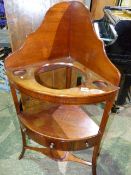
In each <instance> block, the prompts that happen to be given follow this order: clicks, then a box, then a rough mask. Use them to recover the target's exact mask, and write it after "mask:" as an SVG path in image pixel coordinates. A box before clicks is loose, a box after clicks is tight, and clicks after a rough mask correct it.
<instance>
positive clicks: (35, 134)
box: [5, 1, 120, 175]
mask: <svg viewBox="0 0 131 175" xmlns="http://www.w3.org/2000/svg"><path fill="white" fill-rule="evenodd" d="M5 68H6V73H7V75H8V78H9V81H10V87H11V92H12V96H13V100H14V104H15V107H16V111H17V115H18V119H19V122H20V128H21V134H22V141H23V149H22V152H21V155H20V157H19V158H20V159H21V158H22V157H23V155H24V152H25V150H26V149H30V150H35V151H38V152H41V153H42V154H45V155H47V156H48V157H50V158H52V159H54V160H59V161H75V162H79V163H83V164H86V165H92V174H93V175H96V161H97V156H98V154H99V147H100V142H101V139H102V136H103V134H104V131H105V127H106V123H107V121H108V117H109V115H108V114H109V112H110V109H111V107H112V104H113V101H114V99H115V95H116V93H117V91H118V89H119V88H118V84H119V81H120V73H119V71H118V70H117V69H116V68H115V67H114V65H113V64H112V63H111V62H110V61H109V59H108V58H107V56H106V54H105V51H104V46H103V43H102V41H100V40H99V39H98V38H97V36H96V34H95V32H94V28H93V25H92V22H91V18H90V13H89V10H88V9H87V8H86V7H85V6H84V4H82V3H80V2H77V1H69V2H61V3H58V4H56V5H54V6H53V7H51V8H50V9H49V10H48V12H47V13H46V15H45V18H44V21H43V22H42V24H41V26H40V27H39V28H38V29H37V30H36V31H35V32H34V33H31V34H30V35H29V36H28V37H27V39H26V41H25V43H24V45H23V46H22V47H21V48H20V49H19V50H17V51H16V52H14V53H13V54H11V55H10V56H8V57H7V58H6V60H5ZM60 76H62V77H63V78H60ZM56 77H57V78H56ZM78 77H81V82H80V84H79V85H78V82H77V80H78ZM59 78H60V79H59ZM59 80H60V81H59ZM61 83H62V85H61ZM16 91H19V95H18V93H17V92H16ZM23 96H26V100H25V98H23ZM30 99H36V100H37V101H38V102H39V103H38V104H37V105H36V104H35V103H34V102H32V101H31V100H30ZM100 102H105V107H104V111H103V115H102V119H101V122H100V125H99V126H98V125H97V124H96V123H95V122H94V121H93V120H92V119H91V118H90V116H89V114H88V113H87V111H86V110H85V109H84V108H83V105H87V104H96V103H100ZM26 136H28V137H29V138H31V139H32V140H34V141H36V142H37V143H39V144H40V145H42V146H44V148H37V147H33V146H29V145H27V143H26ZM90 147H94V150H93V156H92V161H91V162H88V161H85V160H82V159H80V158H77V157H76V156H74V155H73V154H72V153H71V152H70V151H76V150H83V149H87V148H90Z"/></svg>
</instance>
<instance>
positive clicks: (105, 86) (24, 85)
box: [7, 57, 118, 104]
mask: <svg viewBox="0 0 131 175" xmlns="http://www.w3.org/2000/svg"><path fill="white" fill-rule="evenodd" d="M60 68H67V69H72V68H73V69H76V70H78V71H80V72H81V74H82V76H83V77H84V78H83V79H84V80H83V82H82V83H81V85H79V86H76V87H71V88H67V89H66V88H65V89H54V88H50V87H47V86H46V85H43V84H42V83H41V82H40V81H39V75H40V74H41V73H43V74H44V73H46V72H49V71H53V70H56V69H60ZM7 74H8V77H9V79H10V81H11V82H13V84H15V86H16V87H17V88H18V89H20V90H21V91H22V92H23V93H28V95H30V96H32V97H34V98H38V99H44V100H47V101H51V102H57V103H62V104H67V103H68V104H84V103H89V102H93V101H94V102H97V101H98V102H99V100H100V101H101V100H104V99H105V96H106V95H109V94H110V93H112V92H115V91H117V90H118V87H116V86H114V85H113V84H111V83H110V82H109V81H107V80H105V79H104V78H103V77H102V76H100V75H98V74H96V73H95V72H93V71H92V70H90V69H89V68H88V67H85V66H84V65H82V64H81V63H79V62H78V61H76V60H75V59H73V58H71V57H66V58H58V59H53V60H47V61H44V62H39V63H37V64H31V65H28V66H23V67H17V68H11V69H8V70H7ZM96 97H99V98H96Z"/></svg>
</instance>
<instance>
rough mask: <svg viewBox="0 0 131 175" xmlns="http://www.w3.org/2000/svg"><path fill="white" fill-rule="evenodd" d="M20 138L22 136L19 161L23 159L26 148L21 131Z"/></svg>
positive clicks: (24, 138)
mask: <svg viewBox="0 0 131 175" xmlns="http://www.w3.org/2000/svg"><path fill="white" fill-rule="evenodd" d="M21 136H22V151H21V153H20V156H19V160H20V159H22V158H23V156H24V153H25V146H26V136H25V133H24V132H23V130H22V129H21Z"/></svg>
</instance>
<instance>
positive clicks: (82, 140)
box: [19, 105, 99, 151]
mask: <svg viewBox="0 0 131 175" xmlns="http://www.w3.org/2000/svg"><path fill="white" fill-rule="evenodd" d="M19 117H20V121H21V123H22V125H23V128H24V129H25V132H26V134H27V135H29V136H30V137H31V138H32V139H33V140H35V141H37V142H38V143H40V144H42V145H44V146H46V147H53V148H55V149H58V150H68V151H70V150H80V149H85V148H87V147H90V146H93V145H95V143H96V142H97V141H98V139H99V137H98V136H99V127H98V126H97V125H96V123H95V122H94V121H93V120H92V119H91V118H90V117H89V116H88V114H87V113H86V112H85V111H83V109H82V108H81V107H79V106H75V105H59V106H54V107H51V108H49V109H47V110H44V111H42V112H40V113H37V114H29V113H22V114H21V115H20V116H19Z"/></svg>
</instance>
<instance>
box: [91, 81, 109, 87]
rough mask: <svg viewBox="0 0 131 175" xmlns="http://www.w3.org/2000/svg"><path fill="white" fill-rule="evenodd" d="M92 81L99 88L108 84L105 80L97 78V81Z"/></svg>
mask: <svg viewBox="0 0 131 175" xmlns="http://www.w3.org/2000/svg"><path fill="white" fill-rule="evenodd" d="M92 83H93V84H94V85H95V86H97V87H99V88H102V87H107V86H108V84H107V83H106V82H105V81H103V80H96V81H93V82H92Z"/></svg>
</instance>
